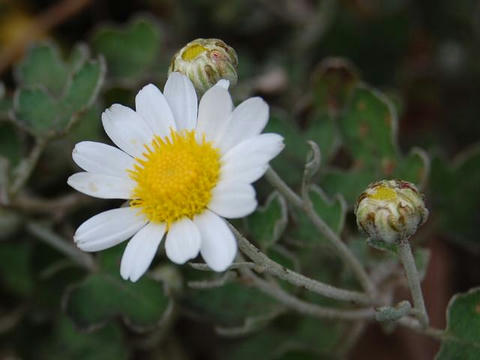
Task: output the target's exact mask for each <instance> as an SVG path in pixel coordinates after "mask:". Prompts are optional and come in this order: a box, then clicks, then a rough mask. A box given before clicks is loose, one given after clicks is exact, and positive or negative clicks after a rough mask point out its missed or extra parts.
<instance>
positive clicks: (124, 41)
mask: <svg viewBox="0 0 480 360" xmlns="http://www.w3.org/2000/svg"><path fill="white" fill-rule="evenodd" d="M91 43H92V46H93V48H94V50H95V52H97V53H99V54H102V55H103V56H105V59H106V61H107V64H108V76H109V77H111V78H112V79H115V80H132V79H135V78H138V77H140V76H141V75H142V74H145V73H146V72H147V71H148V70H149V69H151V68H152V66H154V65H155V62H156V61H157V60H158V54H159V50H160V44H161V31H160V29H159V27H158V25H157V24H156V23H155V22H154V21H153V20H151V19H149V18H137V19H135V20H134V21H132V22H131V23H130V24H128V25H126V26H125V27H113V26H108V27H103V28H100V29H99V30H97V32H96V33H95V34H94V35H93V38H92V41H91Z"/></svg>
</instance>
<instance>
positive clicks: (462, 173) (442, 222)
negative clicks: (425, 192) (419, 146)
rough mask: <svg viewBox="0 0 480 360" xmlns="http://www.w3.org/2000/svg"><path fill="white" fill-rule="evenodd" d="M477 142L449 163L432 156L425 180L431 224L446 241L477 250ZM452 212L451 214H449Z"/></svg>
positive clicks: (479, 146)
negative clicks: (427, 185)
mask: <svg viewBox="0 0 480 360" xmlns="http://www.w3.org/2000/svg"><path fill="white" fill-rule="evenodd" d="M479 182H480V143H476V144H474V145H472V146H470V147H469V148H467V149H465V150H464V151H462V152H461V153H460V154H459V155H458V156H456V157H455V158H454V159H453V161H447V160H445V159H444V158H443V157H440V156H434V157H433V160H432V176H431V179H430V181H429V189H430V192H431V194H432V195H431V201H432V203H433V207H434V208H435V214H436V215H435V217H434V220H435V223H436V225H438V227H439V228H440V229H441V231H442V232H443V233H444V234H446V235H447V239H448V240H452V241H455V242H456V243H458V244H460V245H462V246H464V247H466V248H467V249H472V250H474V251H476V250H478V249H480V238H479V237H478V214H479V211H480V206H479V204H480V187H479V186H478V184H479ZM452 209H454V211H452Z"/></svg>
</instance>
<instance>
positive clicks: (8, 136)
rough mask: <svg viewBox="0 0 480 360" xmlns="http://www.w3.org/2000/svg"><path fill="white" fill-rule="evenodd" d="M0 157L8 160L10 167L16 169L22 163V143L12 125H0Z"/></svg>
mask: <svg viewBox="0 0 480 360" xmlns="http://www.w3.org/2000/svg"><path fill="white" fill-rule="evenodd" d="M0 156H2V157H4V158H5V159H8V162H9V164H10V167H14V166H16V165H17V164H18V163H19V162H20V159H21V156H22V142H21V141H20V137H19V134H18V133H17V131H16V129H15V128H14V127H13V125H11V124H7V123H0Z"/></svg>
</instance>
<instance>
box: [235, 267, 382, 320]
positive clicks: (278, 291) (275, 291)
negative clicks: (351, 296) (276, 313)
mask: <svg viewBox="0 0 480 360" xmlns="http://www.w3.org/2000/svg"><path fill="white" fill-rule="evenodd" d="M239 271H240V273H241V274H242V275H243V276H245V277H246V278H248V279H249V280H250V281H251V282H252V284H253V285H254V286H255V287H256V288H258V289H259V290H261V291H262V292H264V293H265V294H267V295H270V296H271V297H272V298H274V299H276V300H277V301H279V302H280V303H282V304H284V305H285V306H287V307H288V308H290V309H292V310H294V311H297V312H298V313H301V314H305V315H310V316H313V317H317V318H321V319H339V320H359V319H373V318H374V316H375V310H374V309H373V308H365V309H353V310H351V309H349V310H342V309H335V308H328V307H324V306H320V305H316V304H312V303H309V302H306V301H303V300H301V299H299V298H297V297H295V296H293V295H291V294H289V293H288V292H286V291H285V290H283V289H282V288H281V287H279V286H278V285H276V284H273V283H271V282H269V281H267V280H264V279H262V278H260V277H258V276H256V275H255V274H254V273H253V272H252V270H250V269H247V268H243V269H240V270H239Z"/></svg>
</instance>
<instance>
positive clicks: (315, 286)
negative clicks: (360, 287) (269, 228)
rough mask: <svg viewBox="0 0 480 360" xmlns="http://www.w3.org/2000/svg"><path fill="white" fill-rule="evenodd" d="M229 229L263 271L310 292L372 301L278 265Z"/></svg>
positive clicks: (360, 294) (235, 230)
mask: <svg viewBox="0 0 480 360" xmlns="http://www.w3.org/2000/svg"><path fill="white" fill-rule="evenodd" d="M229 227H230V229H231V230H232V232H233V233H234V234H235V236H236V238H237V240H238V246H239V248H240V250H242V252H243V253H244V254H245V255H247V256H248V257H249V258H250V259H251V260H252V261H253V262H255V263H256V264H258V265H260V266H261V267H262V268H263V271H265V272H268V273H269V274H272V275H274V276H277V277H279V278H280V279H283V280H285V281H287V282H289V283H290V284H293V285H295V286H299V287H303V288H305V289H308V290H310V291H312V292H315V293H317V294H320V295H322V296H325V297H328V298H331V299H336V300H342V301H351V302H355V303H359V304H371V303H372V301H371V299H370V297H369V296H367V295H366V294H363V293H360V292H357V291H350V290H345V289H340V288H337V287H334V286H331V285H328V284H325V283H322V282H320V281H316V280H313V279H310V278H308V277H306V276H304V275H302V274H299V273H297V272H295V271H292V270H290V269H287V268H285V267H284V266H281V265H279V264H278V263H276V262H275V261H273V260H271V259H270V258H269V257H268V256H267V255H265V254H264V253H262V252H261V251H260V250H259V249H257V248H256V247H255V246H254V245H253V244H252V243H250V242H249V241H248V240H247V239H246V238H245V237H244V236H243V235H242V234H240V233H239V232H238V230H237V229H236V228H235V227H233V226H232V225H230V224H229Z"/></svg>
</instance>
